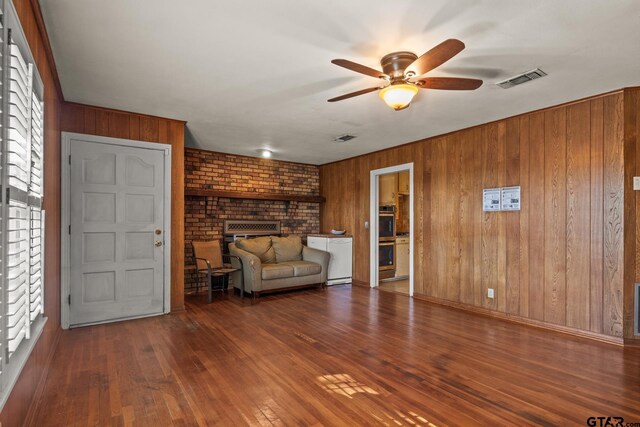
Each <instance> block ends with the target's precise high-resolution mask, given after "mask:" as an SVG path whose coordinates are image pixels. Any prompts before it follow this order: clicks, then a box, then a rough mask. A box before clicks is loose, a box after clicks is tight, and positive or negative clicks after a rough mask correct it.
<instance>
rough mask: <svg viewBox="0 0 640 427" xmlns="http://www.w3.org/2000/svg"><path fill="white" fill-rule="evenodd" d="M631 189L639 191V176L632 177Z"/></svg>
mask: <svg viewBox="0 0 640 427" xmlns="http://www.w3.org/2000/svg"><path fill="white" fill-rule="evenodd" d="M633 189H634V190H635V191H638V190H640V176H634V177H633Z"/></svg>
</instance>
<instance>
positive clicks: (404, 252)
mask: <svg viewBox="0 0 640 427" xmlns="http://www.w3.org/2000/svg"><path fill="white" fill-rule="evenodd" d="M408 275H409V236H402V237H397V238H396V277H406V276H408Z"/></svg>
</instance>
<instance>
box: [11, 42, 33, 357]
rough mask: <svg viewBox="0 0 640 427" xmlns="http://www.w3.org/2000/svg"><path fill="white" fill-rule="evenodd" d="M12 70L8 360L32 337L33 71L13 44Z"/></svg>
mask: <svg viewBox="0 0 640 427" xmlns="http://www.w3.org/2000/svg"><path fill="white" fill-rule="evenodd" d="M9 51H10V53H11V58H10V61H9V62H10V69H9V111H8V113H9V129H8V132H7V134H8V140H7V144H6V147H7V151H6V155H7V159H6V164H7V177H8V184H9V185H8V190H9V197H8V201H7V202H8V204H9V206H8V212H9V217H8V218H7V219H8V221H7V222H6V224H7V225H6V232H7V240H6V241H7V248H6V251H5V254H6V263H7V265H6V272H7V277H6V286H7V293H6V295H7V308H8V310H7V346H8V355H9V360H11V356H12V354H13V353H14V352H15V351H16V350H17V348H18V346H19V345H20V343H21V342H22V340H23V339H28V338H29V336H30V325H31V320H30V316H29V313H30V307H29V306H30V302H31V292H30V282H31V265H30V262H31V261H30V252H31V251H30V240H31V239H30V237H31V236H30V229H29V228H30V227H29V226H30V221H31V216H32V213H31V208H30V207H29V206H28V204H29V197H28V190H29V179H30V177H29V175H30V172H31V146H30V145H31V144H30V139H31V103H32V96H31V84H32V83H31V82H32V76H33V71H32V70H33V68H32V65H31V64H27V63H26V62H25V60H24V57H23V55H22V53H21V52H20V49H19V48H18V46H17V45H15V44H11V45H10V49H9Z"/></svg>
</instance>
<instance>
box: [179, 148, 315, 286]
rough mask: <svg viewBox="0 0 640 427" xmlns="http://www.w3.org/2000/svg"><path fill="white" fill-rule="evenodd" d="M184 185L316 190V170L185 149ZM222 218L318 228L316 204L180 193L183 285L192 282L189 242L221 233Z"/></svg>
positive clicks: (293, 230)
mask: <svg viewBox="0 0 640 427" xmlns="http://www.w3.org/2000/svg"><path fill="white" fill-rule="evenodd" d="M184 158H185V189H186V190H220V191H243V192H258V193H278V194H298V195H308V196H317V195H319V194H320V178H319V169H318V167H316V166H313V165H304V164H299V163H291V162H281V161H277V160H268V159H261V158H253V157H244V156H236V155H231V154H223V153H215V152H211V151H204V150H198V149H193V148H186V149H185V153H184ZM225 219H260V220H280V222H281V228H282V233H283V234H299V235H302V236H303V237H306V235H307V234H311V233H318V232H319V230H320V205H319V204H317V203H307V202H286V201H267V200H252V199H229V198H219V197H200V196H197V197H196V196H187V197H186V198H185V263H186V267H187V269H186V270H185V288H190V287H192V286H193V284H194V283H195V281H196V280H197V277H196V274H195V272H194V271H193V270H192V269H189V268H188V267H189V266H192V265H193V253H192V249H191V242H192V241H194V240H212V239H216V238H222V230H223V224H224V220H225Z"/></svg>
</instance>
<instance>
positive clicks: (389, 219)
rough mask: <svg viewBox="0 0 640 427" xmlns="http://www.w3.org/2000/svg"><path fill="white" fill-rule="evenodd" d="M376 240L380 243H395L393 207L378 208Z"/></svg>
mask: <svg viewBox="0 0 640 427" xmlns="http://www.w3.org/2000/svg"><path fill="white" fill-rule="evenodd" d="M378 238H379V239H380V241H381V242H382V241H395V239H396V213H395V207H394V206H380V214H379V216H378Z"/></svg>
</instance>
